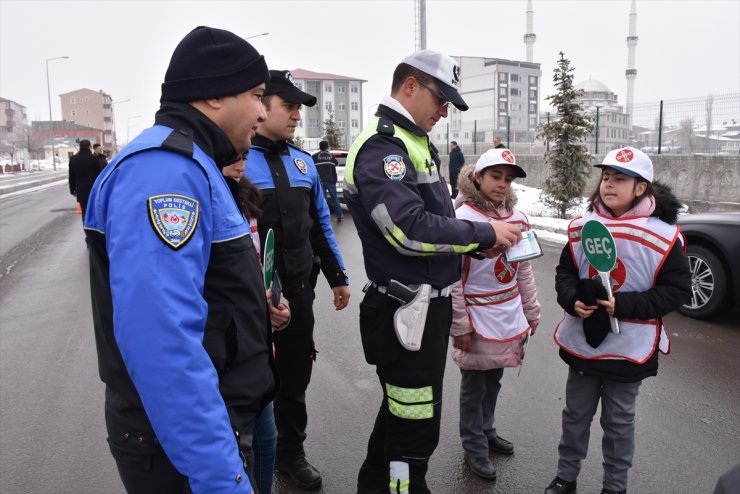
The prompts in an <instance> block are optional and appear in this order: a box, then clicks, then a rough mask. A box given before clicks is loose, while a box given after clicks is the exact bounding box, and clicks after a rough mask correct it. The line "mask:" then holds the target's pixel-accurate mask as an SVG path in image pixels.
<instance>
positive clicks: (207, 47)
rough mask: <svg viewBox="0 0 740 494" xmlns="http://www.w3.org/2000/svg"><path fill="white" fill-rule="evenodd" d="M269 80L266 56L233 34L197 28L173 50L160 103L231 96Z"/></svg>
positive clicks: (213, 29) (221, 30)
mask: <svg viewBox="0 0 740 494" xmlns="http://www.w3.org/2000/svg"><path fill="white" fill-rule="evenodd" d="M269 80H270V72H269V71H268V70H267V63H266V62H265V57H263V56H262V55H260V54H259V53H258V52H257V50H255V49H254V47H253V46H252V45H250V44H249V43H248V42H247V41H245V40H244V39H242V38H240V37H239V36H237V35H236V34H234V33H232V32H229V31H224V30H223V29H215V28H212V27H206V26H199V27H196V28H195V29H193V30H192V31H190V32H189V33H188V35H187V36H185V37H184V38H183V39H182V41H180V43H179V44H178V45H177V48H175V52H174V53H173V54H172V59H171V60H170V66H169V67H168V68H167V73H166V74H165V75H164V83H163V84H162V97H161V98H160V101H176V102H184V103H187V102H190V101H198V100H203V99H209V98H219V97H222V96H233V95H235V94H239V93H243V92H244V91H247V90H249V89H252V88H253V87H255V86H257V85H259V84H261V83H263V82H267V81H269Z"/></svg>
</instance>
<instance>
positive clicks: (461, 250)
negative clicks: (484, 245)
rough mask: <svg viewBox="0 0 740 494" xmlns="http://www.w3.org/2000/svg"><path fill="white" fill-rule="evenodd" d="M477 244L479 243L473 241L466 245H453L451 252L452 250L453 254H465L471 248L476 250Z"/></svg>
mask: <svg viewBox="0 0 740 494" xmlns="http://www.w3.org/2000/svg"><path fill="white" fill-rule="evenodd" d="M479 245H480V243H478V242H474V243H472V244H468V245H453V246H452V252H454V253H455V254H467V253H468V252H470V251H472V250H477V249H478V246H479Z"/></svg>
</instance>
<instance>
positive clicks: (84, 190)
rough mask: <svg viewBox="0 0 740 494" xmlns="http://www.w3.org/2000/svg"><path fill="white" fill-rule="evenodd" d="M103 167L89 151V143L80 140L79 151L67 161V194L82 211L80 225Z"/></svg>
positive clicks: (83, 220)
mask: <svg viewBox="0 0 740 494" xmlns="http://www.w3.org/2000/svg"><path fill="white" fill-rule="evenodd" d="M103 167H104V165H103V164H102V163H101V162H100V160H99V159H98V158H97V156H96V155H94V154H93V152H92V150H91V149H90V141H88V140H87V139H82V140H81V141H80V150H79V151H77V154H75V155H74V156H72V157H71V158H70V159H69V193H70V194H72V195H73V196H75V197H76V198H77V202H79V203H80V209H81V210H82V223H83V224H84V223H85V212H86V211H87V200H88V197H89V196H90V190H92V187H93V184H94V183H95V179H96V178H98V175H100V172H101V171H102V170H103Z"/></svg>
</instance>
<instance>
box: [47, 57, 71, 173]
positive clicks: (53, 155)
mask: <svg viewBox="0 0 740 494" xmlns="http://www.w3.org/2000/svg"><path fill="white" fill-rule="evenodd" d="M62 58H69V57H67V56H64V57H54V58H47V59H46V93H47V96H48V97H49V132H51V163H52V165H53V166H54V171H56V169H57V160H56V156H55V153H54V120H53V119H52V118H51V85H50V84H49V62H51V61H52V60H60V59H62Z"/></svg>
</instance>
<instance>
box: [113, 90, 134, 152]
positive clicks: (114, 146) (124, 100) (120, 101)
mask: <svg viewBox="0 0 740 494" xmlns="http://www.w3.org/2000/svg"><path fill="white" fill-rule="evenodd" d="M129 101H131V98H126V99H122V100H118V101H113V102H112V103H111V104H110V110H111V114H112V117H113V154H118V134H117V133H116V108H115V106H116V105H117V104H118V103H128V102H129ZM126 144H128V142H127V143H126Z"/></svg>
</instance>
